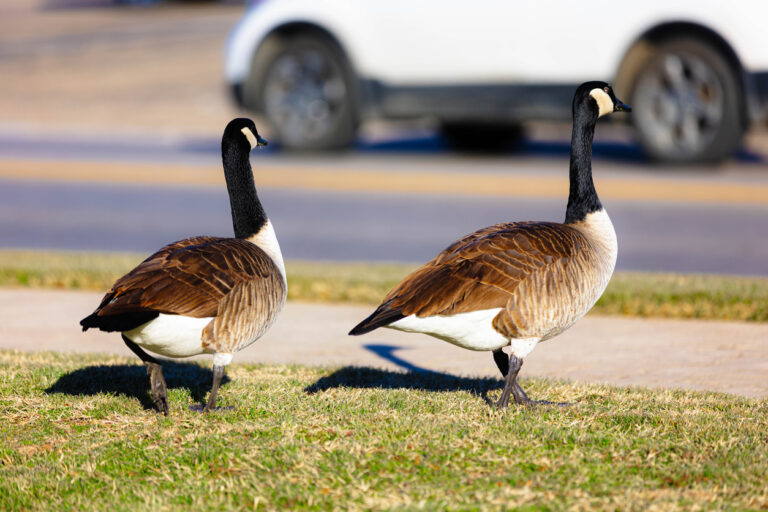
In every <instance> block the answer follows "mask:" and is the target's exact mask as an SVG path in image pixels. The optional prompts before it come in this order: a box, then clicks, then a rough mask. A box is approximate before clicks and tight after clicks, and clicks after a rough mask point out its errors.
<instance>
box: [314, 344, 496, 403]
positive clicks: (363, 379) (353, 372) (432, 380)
mask: <svg viewBox="0 0 768 512" xmlns="http://www.w3.org/2000/svg"><path fill="white" fill-rule="evenodd" d="M365 348H366V349H368V350H370V351H371V352H373V353H375V354H376V355H378V356H379V357H381V358H382V359H386V360H387V361H390V362H392V363H394V364H396V365H398V366H400V367H401V368H403V369H404V370H407V371H406V372H401V371H392V370H382V369H379V368H370V367H361V366H345V367H344V368H341V369H339V370H337V371H335V372H333V373H332V374H331V375H328V376H326V377H321V378H320V379H318V380H317V382H315V383H314V384H312V385H311V386H307V387H306V388H305V389H304V392H305V393H308V394H315V393H319V392H321V391H327V390H329V389H333V388H342V387H346V388H372V389H375V388H380V389H418V390H423V391H435V392H439V391H469V392H470V393H473V394H476V395H479V396H481V397H482V398H483V399H484V400H485V401H486V402H488V398H487V394H488V392H489V391H491V390H494V389H500V388H501V387H502V386H503V382H502V381H501V379H493V378H473V377H458V376H456V375H451V374H448V373H442V372H435V371H432V370H427V369H426V368H421V367H419V366H416V365H414V364H412V363H410V362H408V361H406V360H405V359H402V358H400V357H398V356H396V355H394V352H395V351H396V350H399V349H400V348H401V347H398V346H394V345H365Z"/></svg>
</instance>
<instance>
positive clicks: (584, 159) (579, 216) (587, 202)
mask: <svg viewBox="0 0 768 512" xmlns="http://www.w3.org/2000/svg"><path fill="white" fill-rule="evenodd" d="M596 122H597V116H596V115H594V114H593V113H591V112H589V111H588V110H587V109H581V110H574V115H573V134H572V136H571V168H570V181H571V191H570V193H569V195H568V207H567V209H566V210H565V223H566V224H569V223H571V222H578V221H581V220H584V218H585V217H586V216H587V214H589V213H592V212H595V211H598V210H601V209H602V208H603V205H602V204H600V199H599V198H598V197H597V191H596V190H595V184H594V182H593V181H592V139H593V138H594V136H595V123H596Z"/></svg>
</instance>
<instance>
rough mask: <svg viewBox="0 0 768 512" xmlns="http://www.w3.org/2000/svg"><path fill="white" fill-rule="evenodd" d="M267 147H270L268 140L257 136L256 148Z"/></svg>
mask: <svg viewBox="0 0 768 512" xmlns="http://www.w3.org/2000/svg"><path fill="white" fill-rule="evenodd" d="M267 145H269V142H267V139H265V138H264V137H262V136H261V135H258V134H256V147H257V148H258V147H261V146H267Z"/></svg>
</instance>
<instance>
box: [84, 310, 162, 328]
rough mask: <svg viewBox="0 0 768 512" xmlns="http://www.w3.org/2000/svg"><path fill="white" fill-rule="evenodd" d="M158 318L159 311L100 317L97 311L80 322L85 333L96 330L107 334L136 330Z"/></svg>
mask: <svg viewBox="0 0 768 512" xmlns="http://www.w3.org/2000/svg"><path fill="white" fill-rule="evenodd" d="M157 317H158V312H157V311H136V312H131V313H123V314H120V315H108V316H99V315H98V311H97V312H95V313H92V314H90V315H88V316H87V317H85V318H83V319H82V320H80V326H81V327H82V328H83V330H84V331H87V330H88V329H91V328H94V329H99V330H102V331H107V332H123V331H130V330H131V329H135V328H136V327H138V326H140V325H142V324H145V323H147V322H149V321H150V320H154V319H155V318H157Z"/></svg>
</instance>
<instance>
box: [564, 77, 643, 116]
mask: <svg viewBox="0 0 768 512" xmlns="http://www.w3.org/2000/svg"><path fill="white" fill-rule="evenodd" d="M584 108H586V109H588V110H589V111H590V113H592V114H593V115H595V116H596V117H595V119H597V118H599V117H603V116H605V115H608V114H611V113H613V112H631V111H632V107H630V106H629V105H625V104H624V103H622V101H621V100H620V99H619V98H617V97H616V95H615V94H614V93H613V88H612V87H611V86H610V85H608V84H607V83H605V82H597V81H595V82H585V83H583V84H581V85H580V86H579V87H578V89H576V93H575V94H574V96H573V111H574V114H575V113H576V110H577V109H584Z"/></svg>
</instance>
